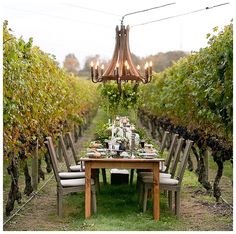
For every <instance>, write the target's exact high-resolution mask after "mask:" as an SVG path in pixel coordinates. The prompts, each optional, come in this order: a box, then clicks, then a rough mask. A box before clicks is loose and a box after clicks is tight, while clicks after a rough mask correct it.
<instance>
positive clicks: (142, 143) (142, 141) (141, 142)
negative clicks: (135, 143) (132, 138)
mask: <svg viewBox="0 0 236 234" xmlns="http://www.w3.org/2000/svg"><path fill="white" fill-rule="evenodd" d="M144 144H145V140H141V141H140V145H141V147H142V148H143V149H144Z"/></svg>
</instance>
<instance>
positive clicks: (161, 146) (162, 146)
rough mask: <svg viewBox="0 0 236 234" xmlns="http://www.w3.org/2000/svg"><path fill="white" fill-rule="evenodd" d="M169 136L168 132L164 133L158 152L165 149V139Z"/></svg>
mask: <svg viewBox="0 0 236 234" xmlns="http://www.w3.org/2000/svg"><path fill="white" fill-rule="evenodd" d="M169 134H170V132H168V131H165V132H164V135H163V137H162V141H161V145H160V149H159V150H160V152H163V151H164V149H165V147H166V142H167V137H168V135H169Z"/></svg>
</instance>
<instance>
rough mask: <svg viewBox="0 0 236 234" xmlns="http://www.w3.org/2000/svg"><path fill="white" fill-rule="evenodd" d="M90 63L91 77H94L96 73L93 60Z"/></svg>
mask: <svg viewBox="0 0 236 234" xmlns="http://www.w3.org/2000/svg"><path fill="white" fill-rule="evenodd" d="M90 65H91V77H92V78H93V76H94V73H93V61H92V62H91V63H90Z"/></svg>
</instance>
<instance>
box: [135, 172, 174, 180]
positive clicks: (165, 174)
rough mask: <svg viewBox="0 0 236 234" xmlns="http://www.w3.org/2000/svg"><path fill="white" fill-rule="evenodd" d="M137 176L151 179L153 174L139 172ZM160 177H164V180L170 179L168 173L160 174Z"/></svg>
mask: <svg viewBox="0 0 236 234" xmlns="http://www.w3.org/2000/svg"><path fill="white" fill-rule="evenodd" d="M139 175H140V176H149V177H153V172H151V171H146V172H145V171H142V172H139ZM160 177H164V178H170V177H171V174H169V173H160Z"/></svg>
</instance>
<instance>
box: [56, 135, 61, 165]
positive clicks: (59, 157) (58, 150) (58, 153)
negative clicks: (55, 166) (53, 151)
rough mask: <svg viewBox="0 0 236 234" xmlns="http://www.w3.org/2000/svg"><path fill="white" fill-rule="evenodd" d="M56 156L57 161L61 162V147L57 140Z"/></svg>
mask: <svg viewBox="0 0 236 234" xmlns="http://www.w3.org/2000/svg"><path fill="white" fill-rule="evenodd" d="M57 156H58V160H59V161H60V162H62V147H61V141H60V139H59V138H58V141H57Z"/></svg>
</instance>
